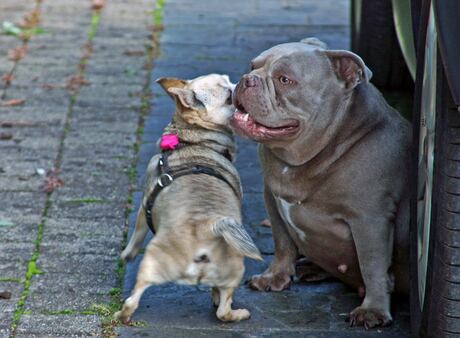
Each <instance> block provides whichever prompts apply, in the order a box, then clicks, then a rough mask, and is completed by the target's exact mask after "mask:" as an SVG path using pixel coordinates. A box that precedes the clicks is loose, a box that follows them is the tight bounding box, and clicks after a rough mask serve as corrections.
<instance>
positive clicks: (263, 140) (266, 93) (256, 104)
mask: <svg viewBox="0 0 460 338" xmlns="http://www.w3.org/2000/svg"><path fill="white" fill-rule="evenodd" d="M252 68H253V70H252V71H251V72H250V73H249V74H246V75H244V76H243V77H242V79H241V80H240V82H239V84H238V85H237V87H236V89H235V91H234V96H233V101H234V103H235V105H236V107H237V108H239V110H240V113H241V112H242V113H248V114H249V117H250V119H253V120H254V121H256V122H257V123H258V124H259V125H260V124H261V125H263V126H266V127H270V128H273V127H282V126H284V125H286V124H288V125H297V126H298V127H297V129H295V130H294V131H290V132H286V133H285V134H283V133H272V134H271V133H270V132H254V131H253V130H251V128H250V127H248V126H247V124H245V122H241V120H238V119H237V118H236V115H237V113H238V112H237V113H236V114H235V117H234V119H233V121H232V125H233V127H234V129H235V130H236V131H237V132H238V133H239V134H240V135H243V136H246V137H248V138H251V139H253V140H255V141H257V142H259V143H260V148H259V153H260V161H261V164H262V167H263V172H264V188H265V203H266V208H267V212H268V215H269V218H270V221H271V223H272V229H273V237H274V241H275V258H274V261H273V263H272V265H271V267H270V268H269V269H268V270H267V271H265V272H264V273H263V274H261V275H257V276H253V277H252V279H251V280H250V283H249V284H250V286H251V287H252V288H254V289H257V290H273V291H280V290H283V289H285V288H287V287H288V286H289V283H290V281H291V277H292V276H293V275H294V272H295V260H296V259H297V258H298V256H299V255H300V254H302V255H305V256H306V257H307V258H308V259H309V260H310V261H311V262H312V263H314V264H316V265H318V266H319V267H321V268H322V269H324V270H325V271H326V272H328V273H330V274H331V275H333V276H335V277H337V278H339V279H340V280H342V281H343V282H345V283H347V284H348V285H350V286H352V287H354V288H357V289H358V290H359V291H360V292H359V293H360V294H363V295H364V291H365V297H364V300H363V302H362V304H361V305H360V306H359V307H357V308H356V309H355V310H353V311H352V312H351V313H350V322H351V324H352V325H364V326H365V327H366V328H369V327H374V326H385V325H388V324H390V323H391V320H392V317H391V314H390V294H391V292H392V291H393V290H394V289H396V290H398V291H401V292H407V290H408V280H409V277H408V273H409V272H408V271H409V270H408V245H409V244H408V236H409V234H408V232H409V187H408V185H409V184H408V174H409V172H408V171H409V159H410V143H411V128H410V124H409V123H408V121H406V120H405V119H403V118H402V117H401V116H400V114H399V113H398V112H397V111H396V110H394V109H393V108H391V107H390V106H389V105H388V104H387V103H386V101H385V99H384V98H383V96H382V95H381V94H380V92H379V91H378V90H377V89H376V88H375V87H374V86H373V85H372V84H370V83H369V79H370V77H371V76H372V73H371V72H370V70H369V69H367V67H366V66H365V65H364V63H363V61H362V60H361V58H359V56H357V55H356V54H353V53H351V52H347V51H339V50H327V49H325V45H324V44H323V43H322V42H321V41H319V40H316V39H314V40H312V39H306V40H303V41H302V42H299V43H287V44H281V45H277V46H275V47H273V48H271V49H268V50H266V51H265V52H263V53H262V54H260V55H259V56H257V57H256V58H255V59H254V60H253V61H252ZM282 76H287V77H288V78H289V79H290V80H292V83H287V84H285V83H282V81H285V79H284V78H282Z"/></svg>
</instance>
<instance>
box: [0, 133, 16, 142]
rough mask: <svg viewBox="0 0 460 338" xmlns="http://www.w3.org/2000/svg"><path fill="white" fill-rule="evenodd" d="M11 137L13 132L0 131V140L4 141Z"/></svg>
mask: <svg viewBox="0 0 460 338" xmlns="http://www.w3.org/2000/svg"><path fill="white" fill-rule="evenodd" d="M12 138H13V134H11V133H0V140H2V141H6V140H11V139H12Z"/></svg>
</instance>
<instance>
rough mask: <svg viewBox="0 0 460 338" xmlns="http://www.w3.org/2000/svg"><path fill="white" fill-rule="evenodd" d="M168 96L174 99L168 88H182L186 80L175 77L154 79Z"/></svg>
mask: <svg viewBox="0 0 460 338" xmlns="http://www.w3.org/2000/svg"><path fill="white" fill-rule="evenodd" d="M155 82H156V83H158V84H159V85H160V86H161V87H162V88H163V89H164V91H165V92H166V93H168V95H169V96H171V97H172V98H173V99H174V96H172V95H171V93H170V92H169V88H184V87H185V85H186V84H187V80H182V79H177V78H175V77H161V78H159V79H156V80H155Z"/></svg>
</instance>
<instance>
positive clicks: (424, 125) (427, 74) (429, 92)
mask: <svg viewBox="0 0 460 338" xmlns="http://www.w3.org/2000/svg"><path fill="white" fill-rule="evenodd" d="M436 56H437V34H436V27H435V22H434V14H433V7H431V8H430V17H429V20H428V27H427V35H426V42H425V59H424V72H423V74H424V75H423V84H422V96H421V108H420V138H419V158H418V187H417V188H418V201H417V254H418V266H417V268H418V269H417V270H418V291H419V302H420V308H421V310H423V303H424V300H425V292H426V280H427V270H428V253H429V242H430V226H431V206H432V191H433V172H434V156H435V151H434V146H435V126H436V66H437V60H436V58H437V57H436Z"/></svg>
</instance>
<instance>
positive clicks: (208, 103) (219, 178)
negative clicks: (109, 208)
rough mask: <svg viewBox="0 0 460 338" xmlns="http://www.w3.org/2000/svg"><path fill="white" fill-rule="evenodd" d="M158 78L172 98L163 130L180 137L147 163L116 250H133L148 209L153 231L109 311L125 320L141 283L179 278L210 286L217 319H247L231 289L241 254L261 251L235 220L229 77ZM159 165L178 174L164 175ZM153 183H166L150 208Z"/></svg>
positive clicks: (237, 196)
mask: <svg viewBox="0 0 460 338" xmlns="http://www.w3.org/2000/svg"><path fill="white" fill-rule="evenodd" d="M158 83H159V84H160V85H161V86H162V87H163V88H164V89H165V90H166V92H167V93H168V94H169V95H170V96H171V97H172V98H174V100H175V101H176V113H175V114H174V117H173V120H172V122H171V123H170V124H169V125H168V127H167V128H166V130H165V134H164V135H177V136H178V138H179V140H180V143H179V145H178V146H177V147H176V148H175V149H174V150H172V151H166V152H163V155H156V156H154V157H153V158H152V160H151V161H150V163H149V166H148V168H147V181H146V186H145V191H144V198H143V204H142V206H141V207H140V208H139V211H138V216H137V222H136V230H135V232H134V234H133V235H132V237H131V240H130V242H129V244H128V246H127V247H126V249H125V250H124V251H123V253H122V255H121V257H122V258H123V259H132V258H134V257H135V256H136V254H137V253H138V252H139V249H140V246H141V244H142V242H143V240H144V238H145V235H146V234H147V232H148V227H147V221H146V214H149V212H151V215H152V218H151V219H152V223H153V227H154V228H155V232H156V235H155V236H154V238H153V239H152V241H151V242H150V243H149V245H148V246H147V249H146V252H145V255H144V258H143V260H142V263H141V265H140V268H139V272H138V275H137V283H136V286H135V288H134V290H133V293H132V295H131V297H129V298H128V299H127V300H126V301H125V303H124V305H123V309H122V310H121V311H119V312H117V313H116V314H115V316H116V318H118V319H120V320H121V321H123V322H124V323H126V322H128V321H129V320H130V317H131V315H132V313H133V312H134V311H135V310H136V308H137V307H138V304H139V300H140V297H141V295H142V293H143V292H144V291H145V289H146V288H147V287H149V286H150V285H153V284H160V283H165V282H178V283H182V284H206V285H209V286H212V287H213V288H212V300H213V303H214V305H215V306H218V308H217V317H218V318H219V319H220V320H223V321H240V320H244V319H248V318H249V317H250V313H249V311H248V310H246V309H239V310H232V308H231V304H232V296H233V292H234V290H235V288H236V287H238V285H239V284H240V281H241V278H242V276H243V273H244V264H243V259H244V256H248V257H251V258H254V259H261V256H260V253H259V250H258V249H257V248H256V246H255V245H254V243H253V241H252V240H251V238H250V237H249V235H248V234H247V232H246V231H245V229H244V227H243V226H242V222H241V197H242V196H241V195H242V191H241V184H240V178H239V176H238V173H237V171H236V169H235V168H234V166H233V164H232V160H233V157H234V153H235V144H234V139H233V134H232V132H231V130H230V129H229V128H228V126H227V123H228V122H229V119H230V117H231V116H232V114H233V112H234V107H233V105H232V103H231V95H232V90H233V88H234V85H233V84H232V83H231V82H230V80H229V78H228V76H226V75H217V74H211V75H207V76H202V77H198V78H196V79H194V80H190V81H184V80H179V79H173V78H162V79H159V80H158ZM162 140H164V137H163V138H162ZM162 144H163V143H162ZM173 147H174V146H173ZM160 158H161V161H162V162H161V163H160V164H159V161H160ZM163 162H164V163H163ZM166 162H167V163H166ZM159 166H160V167H161V168H159ZM162 168H163V169H164V170H170V171H169V172H167V174H168V175H170V177H174V175H176V176H178V177H176V178H174V179H171V181H170V180H169V178H168V177H167V176H166V173H165V172H164V171H163V174H161V170H163V169H162ZM165 168H166V169H165ZM196 168H198V169H196ZM203 168H205V169H203ZM190 170H192V171H190ZM193 170H198V171H199V172H198V174H197V172H193ZM200 170H202V171H200ZM184 172H185V173H186V174H183V175H179V173H184ZM168 183H169V185H168ZM159 184H160V185H167V186H165V187H164V188H163V189H162V190H161V191H160V192H158V193H157V195H156V197H155V200H154V204H153V208H151V209H150V208H146V206H147V205H149V203H151V202H152V201H151V199H152V198H151V196H152V194H154V193H155V192H154V190H155V189H157V190H158V189H159V187H158V186H157V185H159ZM149 209H150V210H149Z"/></svg>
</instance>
